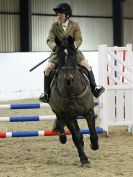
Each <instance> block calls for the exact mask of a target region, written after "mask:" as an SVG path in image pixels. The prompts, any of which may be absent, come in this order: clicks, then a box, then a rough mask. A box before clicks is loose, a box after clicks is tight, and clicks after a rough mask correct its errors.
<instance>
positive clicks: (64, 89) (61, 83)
mask: <svg viewBox="0 0 133 177" xmlns="http://www.w3.org/2000/svg"><path fill="white" fill-rule="evenodd" d="M56 43H57V45H58V51H57V58H58V67H57V69H56V71H55V75H54V77H53V79H52V81H51V84H50V90H51V92H50V98H49V105H50V107H51V109H52V111H53V112H54V113H55V114H56V117H57V122H58V130H59V133H60V135H64V139H65V138H66V136H65V134H64V125H66V126H67V128H68V129H69V131H70V133H71V135H72V140H73V143H74V145H75V147H76V148H77V151H78V155H79V159H80V162H81V166H82V167H90V161H89V159H88V157H87V156H86V154H85V152H84V141H83V135H82V134H81V133H80V127H79V125H78V122H77V119H76V116H77V115H83V116H84V117H85V119H86V121H87V124H88V128H89V130H90V142H91V144H90V147H91V149H92V150H97V149H99V144H98V135H97V132H96V129H95V114H94V99H93V95H92V92H91V88H90V84H89V80H88V79H87V77H86V75H85V72H83V69H84V70H86V69H85V68H83V67H82V66H81V65H79V64H78V62H77V58H76V50H77V49H76V48H75V47H74V42H73V39H72V37H71V36H67V37H65V38H63V39H62V41H60V42H59V40H58V42H57V40H56ZM65 142H66V139H65V140H64V143H65Z"/></svg>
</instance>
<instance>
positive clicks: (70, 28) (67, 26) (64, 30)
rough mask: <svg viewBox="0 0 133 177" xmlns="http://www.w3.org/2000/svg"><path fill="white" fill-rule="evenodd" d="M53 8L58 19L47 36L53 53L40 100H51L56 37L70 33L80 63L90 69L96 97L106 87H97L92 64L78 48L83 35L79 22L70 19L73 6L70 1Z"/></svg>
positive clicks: (91, 84) (89, 76)
mask: <svg viewBox="0 0 133 177" xmlns="http://www.w3.org/2000/svg"><path fill="white" fill-rule="evenodd" d="M53 10H54V12H55V14H56V16H57V19H58V21H57V22H55V23H53V25H52V26H51V28H50V31H49V34H48V38H47V44H48V46H49V47H50V48H51V49H52V53H51V57H50V59H49V62H48V65H47V67H46V69H45V74H44V93H43V94H42V95H41V96H40V98H39V99H40V101H42V102H49V90H50V86H49V74H50V71H51V70H52V69H53V68H54V67H55V65H56V63H57V55H54V54H56V50H57V46H56V43H55V37H57V38H58V39H59V40H61V39H62V38H64V37H66V36H68V35H70V36H72V38H73V39H74V45H75V48H76V49H77V61H78V63H79V64H80V65H82V66H84V67H85V68H86V69H87V70H88V74H87V77H88V79H89V80H90V86H91V90H92V93H93V95H94V96H95V97H96V98H97V97H99V96H100V95H101V94H102V93H103V92H104V90H105V89H104V87H102V86H98V87H97V85H96V83H95V78H94V74H93V71H92V68H91V66H90V65H89V64H88V63H87V61H86V59H85V57H84V55H83V54H82V52H81V51H80V50H78V48H79V47H80V45H81V43H82V37H81V31H80V27H79V25H78V23H77V22H74V21H72V20H70V17H71V15H72V9H71V6H70V5H69V4H68V3H60V4H58V5H57V7H56V8H53Z"/></svg>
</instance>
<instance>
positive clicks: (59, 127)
mask: <svg viewBox="0 0 133 177" xmlns="http://www.w3.org/2000/svg"><path fill="white" fill-rule="evenodd" d="M64 127H65V124H64V122H63V120H62V119H61V117H60V116H59V115H56V119H55V121H54V125H53V131H59V141H60V142H61V144H65V143H66V142H67V136H66V135H65V130H64Z"/></svg>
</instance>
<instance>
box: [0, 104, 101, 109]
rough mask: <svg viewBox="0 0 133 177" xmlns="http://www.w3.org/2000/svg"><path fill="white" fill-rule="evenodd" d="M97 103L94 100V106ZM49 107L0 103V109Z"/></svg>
mask: <svg viewBox="0 0 133 177" xmlns="http://www.w3.org/2000/svg"><path fill="white" fill-rule="evenodd" d="M98 104H99V103H98V102H94V106H97V105H98ZM45 107H49V105H48V104H47V103H28V104H2V105H0V110H1V109H40V108H45Z"/></svg>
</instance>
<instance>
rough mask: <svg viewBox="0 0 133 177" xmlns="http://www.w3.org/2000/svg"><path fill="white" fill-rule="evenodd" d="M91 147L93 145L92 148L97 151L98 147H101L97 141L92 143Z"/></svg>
mask: <svg viewBox="0 0 133 177" xmlns="http://www.w3.org/2000/svg"><path fill="white" fill-rule="evenodd" d="M90 147H91V149H92V150H94V151H96V150H97V149H99V145H98V143H96V142H95V143H94V142H93V143H91V144H90Z"/></svg>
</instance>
